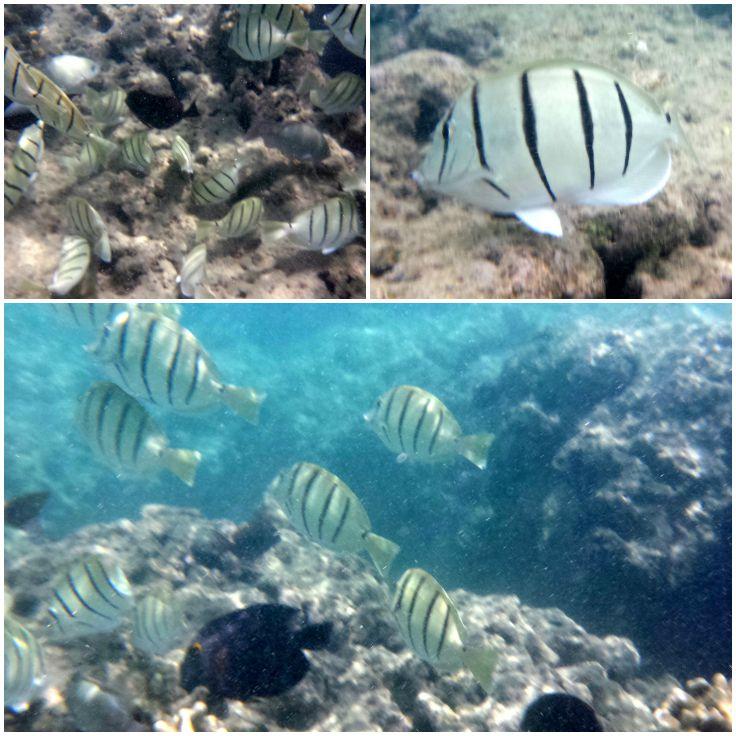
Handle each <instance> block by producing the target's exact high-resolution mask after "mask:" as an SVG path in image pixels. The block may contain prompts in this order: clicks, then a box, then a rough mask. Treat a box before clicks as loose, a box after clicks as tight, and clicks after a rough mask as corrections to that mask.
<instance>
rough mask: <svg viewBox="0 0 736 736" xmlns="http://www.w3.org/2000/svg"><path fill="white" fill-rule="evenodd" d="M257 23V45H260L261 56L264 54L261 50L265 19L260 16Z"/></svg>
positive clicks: (259, 53)
mask: <svg viewBox="0 0 736 736" xmlns="http://www.w3.org/2000/svg"><path fill="white" fill-rule="evenodd" d="M256 25H257V26H258V28H257V31H256V45H257V46H258V56H259V58H260V57H262V56H263V52H262V51H261V28H262V27H263V21H262V20H261V18H260V17H259V18H258V22H257V23H256Z"/></svg>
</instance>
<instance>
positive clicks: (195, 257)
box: [176, 243, 207, 298]
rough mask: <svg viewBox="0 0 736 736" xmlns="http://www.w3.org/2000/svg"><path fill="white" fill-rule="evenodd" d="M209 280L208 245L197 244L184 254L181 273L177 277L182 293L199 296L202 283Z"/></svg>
mask: <svg viewBox="0 0 736 736" xmlns="http://www.w3.org/2000/svg"><path fill="white" fill-rule="evenodd" d="M206 280H207V246H206V245H205V244H204V243H200V244H199V245H195V246H194V248H192V249H191V250H190V251H189V253H187V254H186V255H185V256H184V262H183V263H182V264H181V273H180V274H179V275H178V276H177V277H176V282H177V283H178V284H179V289H180V290H181V293H182V294H183V295H184V296H186V297H190V298H192V297H196V296H199V291H200V289H201V287H202V284H204V282H205V281H206Z"/></svg>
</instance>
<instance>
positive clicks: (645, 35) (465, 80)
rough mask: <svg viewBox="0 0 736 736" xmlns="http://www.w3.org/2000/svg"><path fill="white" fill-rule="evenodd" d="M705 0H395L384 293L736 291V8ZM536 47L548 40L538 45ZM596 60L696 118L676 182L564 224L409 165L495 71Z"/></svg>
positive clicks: (383, 21)
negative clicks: (528, 217)
mask: <svg viewBox="0 0 736 736" xmlns="http://www.w3.org/2000/svg"><path fill="white" fill-rule="evenodd" d="M703 15H705V14H704V13H700V12H697V11H696V10H694V9H693V7H692V6H690V5H676V6H675V5H672V6H661V5H650V6H612V5H608V6H595V5H579V6H572V5H568V6H564V5H563V6H542V5H533V6H513V7H510V6H503V5H496V6H494V5H473V6H465V5H461V4H460V5H426V6H422V7H421V9H420V10H417V7H416V6H383V7H381V8H378V9H376V10H374V13H373V14H372V35H371V48H372V65H371V192H372V197H371V237H372V241H371V242H372V248H371V274H372V281H371V289H372V293H373V295H374V296H376V297H379V298H405V297H436V298H460V297H476V298H484V297H493V298H567V297H576V298H598V297H642V298H683V297H689V298H714V297H716V298H718V297H721V298H723V297H730V295H731V241H732V236H731V222H732V221H731V203H732V194H731V188H732V176H731V126H732V121H731V24H730V13H729V14H721V15H719V16H717V17H710V18H705V17H702V16H703ZM532 49H533V51H531V50H532ZM552 58H574V59H580V60H583V61H590V62H595V63H598V64H602V65H604V66H607V67H609V68H611V69H614V70H615V71H617V72H619V73H621V74H622V75H623V76H625V77H626V78H628V79H630V80H631V81H633V82H634V83H635V84H637V85H638V86H640V87H642V88H643V89H645V90H647V91H648V92H650V93H651V94H652V95H653V96H654V97H655V98H657V99H658V100H659V101H660V102H662V103H664V104H665V107H666V108H670V109H672V110H673V111H675V114H677V115H678V116H679V117H680V119H681V120H682V121H683V127H684V129H685V132H686V135H687V136H688V138H689V140H690V141H691V143H692V145H693V147H694V149H695V151H696V153H697V160H694V159H692V158H691V157H689V156H688V155H687V154H686V153H685V152H683V151H682V150H680V151H678V152H676V153H675V155H674V162H673V172H672V175H671V177H670V180H669V182H668V183H667V186H666V187H665V189H664V190H663V191H662V192H661V193H660V194H658V195H657V196H656V197H655V198H654V199H653V200H651V201H650V202H648V203H646V204H644V205H641V206H635V207H627V208H622V209H612V208H608V209H600V208H590V207H588V208H566V209H564V210H563V211H562V212H561V216H562V221H563V227H564V230H565V235H564V236H563V238H561V239H557V238H548V237H545V236H541V235H539V234H537V233H534V232H532V231H531V230H529V229H527V228H526V227H525V226H523V225H521V224H519V223H517V222H516V221H515V220H514V219H500V218H493V217H492V216H491V215H490V214H488V213H486V212H483V211H481V210H479V209H477V208H473V207H469V206H465V205H463V204H462V203H460V202H459V201H457V200H454V199H452V198H450V197H434V196H428V195H423V194H422V193H421V192H420V191H419V189H418V187H417V185H416V184H415V183H414V182H413V181H412V180H411V178H410V176H409V173H410V172H411V171H412V169H414V168H415V167H416V166H417V164H418V163H419V161H420V160H421V151H422V149H423V147H424V145H425V144H426V143H428V142H429V140H430V136H431V134H432V131H433V129H434V127H435V125H436V123H437V121H438V120H439V119H440V117H441V115H442V114H443V113H444V111H445V110H447V108H448V107H449V105H450V104H451V102H452V101H453V100H454V99H455V98H456V97H457V96H458V95H459V94H460V93H461V92H462V91H463V90H464V89H465V88H466V87H467V86H469V84H470V82H471V80H473V79H475V78H478V77H479V76H481V75H483V74H486V73H495V72H499V71H504V70H507V69H509V68H512V67H514V66H517V65H520V64H524V63H529V62H533V61H537V60H540V59H552Z"/></svg>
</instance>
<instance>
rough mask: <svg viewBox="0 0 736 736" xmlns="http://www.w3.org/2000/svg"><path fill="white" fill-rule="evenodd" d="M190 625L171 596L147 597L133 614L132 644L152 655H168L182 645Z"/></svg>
mask: <svg viewBox="0 0 736 736" xmlns="http://www.w3.org/2000/svg"><path fill="white" fill-rule="evenodd" d="M187 629H188V627H187V624H186V622H185V620H184V616H183V612H182V609H181V606H180V604H179V601H177V600H176V599H174V600H172V594H170V593H169V594H168V595H166V596H165V598H164V597H159V596H156V595H147V596H145V598H143V599H142V600H140V601H138V603H137V604H136V607H135V610H134V611H133V639H132V641H133V644H134V646H136V647H137V648H138V649H142V650H143V651H144V652H148V653H149V654H159V655H160V654H166V652H168V651H170V650H171V649H174V648H175V647H176V646H177V645H179V644H180V643H181V642H182V639H183V637H184V636H185V635H186V633H187Z"/></svg>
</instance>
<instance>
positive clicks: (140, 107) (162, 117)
mask: <svg viewBox="0 0 736 736" xmlns="http://www.w3.org/2000/svg"><path fill="white" fill-rule="evenodd" d="M125 103H126V104H127V105H128V108H129V109H130V111H131V112H132V113H133V115H135V116H136V117H137V118H138V120H140V121H141V122H142V123H144V124H145V125H147V126H148V127H149V128H158V129H159V130H163V129H164V128H170V127H171V126H172V125H176V124H177V123H178V122H179V121H180V120H181V119H182V118H196V117H199V110H197V102H196V100H195V101H194V102H193V103H192V104H191V105H190V106H189V107H188V108H187V109H186V110H185V109H184V105H182V104H181V100H180V99H179V98H178V97H177V96H176V95H155V94H153V93H152V92H146V91H145V90H142V89H134V90H133V91H132V92H128V96H127V97H126V98H125Z"/></svg>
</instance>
